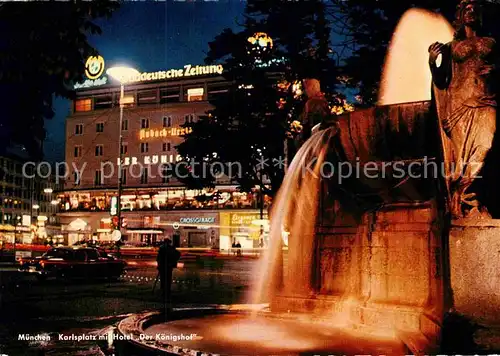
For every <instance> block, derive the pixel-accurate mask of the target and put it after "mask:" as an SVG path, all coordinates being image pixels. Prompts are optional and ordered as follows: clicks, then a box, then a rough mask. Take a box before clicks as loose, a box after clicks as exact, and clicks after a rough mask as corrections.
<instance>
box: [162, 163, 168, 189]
mask: <svg viewBox="0 0 500 356" xmlns="http://www.w3.org/2000/svg"><path fill="white" fill-rule="evenodd" d="M161 179H162V182H163V183H164V184H167V183H170V172H169V166H168V165H164V166H163V167H162V175H161Z"/></svg>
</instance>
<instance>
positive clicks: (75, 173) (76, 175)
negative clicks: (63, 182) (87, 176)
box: [73, 171, 80, 185]
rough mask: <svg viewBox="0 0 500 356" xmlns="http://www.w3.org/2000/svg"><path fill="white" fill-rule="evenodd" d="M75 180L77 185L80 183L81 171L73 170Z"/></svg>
mask: <svg viewBox="0 0 500 356" xmlns="http://www.w3.org/2000/svg"><path fill="white" fill-rule="evenodd" d="M73 180H74V181H75V185H80V172H78V171H75V172H73Z"/></svg>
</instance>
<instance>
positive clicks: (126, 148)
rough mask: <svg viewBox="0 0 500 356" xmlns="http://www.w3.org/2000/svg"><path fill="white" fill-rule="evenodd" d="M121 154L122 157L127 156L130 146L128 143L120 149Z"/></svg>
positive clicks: (123, 144)
mask: <svg viewBox="0 0 500 356" xmlns="http://www.w3.org/2000/svg"><path fill="white" fill-rule="evenodd" d="M120 153H121V154H122V155H126V154H127V153H128V144H127V143H122V146H121V148H120Z"/></svg>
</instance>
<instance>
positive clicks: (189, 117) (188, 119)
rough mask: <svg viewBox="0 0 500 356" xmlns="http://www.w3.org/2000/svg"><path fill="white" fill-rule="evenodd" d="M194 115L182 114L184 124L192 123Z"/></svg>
mask: <svg viewBox="0 0 500 356" xmlns="http://www.w3.org/2000/svg"><path fill="white" fill-rule="evenodd" d="M194 119H195V115H194V114H188V115H185V116H184V122H185V123H186V124H192V123H193V122H194Z"/></svg>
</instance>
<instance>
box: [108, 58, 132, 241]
mask: <svg viewBox="0 0 500 356" xmlns="http://www.w3.org/2000/svg"><path fill="white" fill-rule="evenodd" d="M106 74H108V75H109V76H111V77H112V78H113V79H116V80H117V81H119V82H120V122H119V124H118V125H119V126H118V132H119V139H118V157H119V159H118V161H119V164H118V189H117V203H116V216H117V218H118V226H117V230H118V231H120V232H121V212H122V209H121V208H122V203H121V197H122V187H123V177H122V164H123V153H122V144H123V131H122V128H123V127H122V125H123V107H124V106H125V100H124V99H125V84H126V83H127V82H128V81H129V80H130V78H132V77H134V76H135V75H137V74H140V73H139V71H137V70H136V69H134V68H130V67H124V66H120V67H112V68H109V69H108V70H107V71H106ZM120 237H121V234H120Z"/></svg>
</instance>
